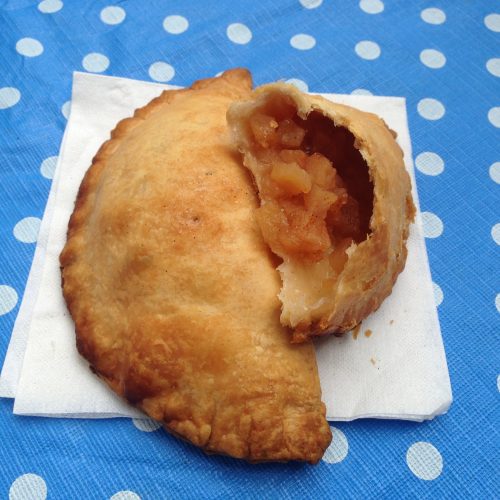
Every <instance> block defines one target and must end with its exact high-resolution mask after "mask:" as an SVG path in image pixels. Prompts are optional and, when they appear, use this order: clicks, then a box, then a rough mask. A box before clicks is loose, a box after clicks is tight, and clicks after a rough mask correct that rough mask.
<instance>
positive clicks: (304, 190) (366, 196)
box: [228, 84, 414, 342]
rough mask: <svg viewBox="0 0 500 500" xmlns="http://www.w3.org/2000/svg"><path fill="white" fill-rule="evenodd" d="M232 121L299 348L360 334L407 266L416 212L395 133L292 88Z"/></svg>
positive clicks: (239, 109) (259, 100)
mask: <svg viewBox="0 0 500 500" xmlns="http://www.w3.org/2000/svg"><path fill="white" fill-rule="evenodd" d="M228 123H229V125H230V128H231V130H232V136H233V139H234V141H235V142H236V144H237V146H238V148H239V150H240V151H241V152H242V153H243V158H244V159H243V161H244V164H245V166H246V167H247V168H248V169H249V170H250V171H251V172H252V174H253V176H254V180H255V184H256V187H257V190H258V196H259V198H260V207H259V208H258V209H257V212H256V218H257V221H258V223H259V226H260V229H261V232H262V236H263V238H264V240H265V242H266V243H267V244H268V245H269V247H270V249H271V250H272V252H273V253H274V254H276V255H277V256H279V257H280V258H281V260H282V263H281V265H279V267H278V270H279V271H280V273H281V277H282V285H283V286H282V289H281V292H280V296H279V297H280V299H281V302H282V314H281V321H282V323H283V324H284V325H287V326H289V327H291V328H292V329H293V340H294V341H296V342H300V341H303V340H305V339H306V338H308V337H310V336H313V335H321V334H326V333H332V332H344V331H347V330H349V329H351V328H353V327H354V326H355V325H356V324H358V323H359V322H360V321H361V320H363V319H364V317H366V316H367V315H368V314H369V313H370V312H372V311H373V310H375V309H377V308H378V307H379V305H380V304H381V302H382V301H383V300H384V298H385V297H387V295H389V294H390V292H391V289H392V286H393V284H394V282H395V280H396V278H397V276H398V274H399V273H400V272H401V270H402V269H403V267H404V264H405V260H406V239H407V237H408V228H409V222H410V221H411V220H412V218H413V215H414V207H413V202H412V198H411V192H410V190H411V186H410V180H409V176H408V174H407V172H406V170H405V167H404V162H403V156H402V151H401V149H400V148H399V146H398V145H397V143H396V141H395V138H394V135H393V133H392V132H391V131H390V130H389V129H388V127H387V126H386V125H385V123H384V122H383V121H382V120H381V119H380V118H378V117H377V116H375V115H373V114H369V113H364V112H361V111H359V110H356V109H354V108H350V107H347V106H343V105H339V104H333V103H331V102H329V101H326V100H325V99H322V98H321V97H317V96H315V97H313V96H308V95H305V94H302V93H301V92H299V91H298V90H296V89H295V88H293V87H291V86H289V85H286V84H272V85H267V86H264V87H261V88H260V89H257V90H256V91H255V92H254V96H253V98H252V99H250V100H249V101H245V102H239V103H235V104H233V105H232V106H231V108H230V109H229V112H228Z"/></svg>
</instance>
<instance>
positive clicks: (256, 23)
mask: <svg viewBox="0 0 500 500" xmlns="http://www.w3.org/2000/svg"><path fill="white" fill-rule="evenodd" d="M234 66H244V67H247V68H249V69H250V70H251V71H252V73H253V75H254V79H255V82H256V84H261V83H264V82H268V81H274V80H278V79H286V80H288V79H295V80H297V81H296V83H297V85H299V86H301V87H302V88H308V89H309V90H310V91H313V92H314V91H315V92H337V93H351V92H371V93H373V94H380V95H398V96H405V97H406V98H407V105H408V112H409V120H410V130H411V133H412V140H413V148H414V159H415V164H416V168H417V182H418V191H419V196H420V202H421V206H422V210H423V211H424V214H423V215H424V226H425V232H426V236H427V237H428V239H427V247H428V252H429V258H430V263H431V269H432V274H433V280H434V282H435V295H436V301H437V303H438V304H439V315H440V320H441V325H442V331H443V337H444V342H445V347H446V352H447V356H448V362H449V368H450V375H451V380H452V385H453V389H454V398H455V401H454V404H453V405H452V407H451V409H450V411H449V413H448V414H447V415H445V416H442V417H439V418H437V419H436V420H434V421H431V422H427V423H423V424H416V423H404V422H390V421H389V422H388V421H374V420H372V421H370V420H365V421H357V422H352V423H343V424H334V425H332V427H334V429H333V430H334V437H336V439H334V444H333V445H332V448H331V449H330V450H328V452H327V453H326V454H325V457H324V460H323V461H322V462H320V463H319V464H318V465H317V466H314V467H313V466H309V465H302V464H268V465H249V464H246V463H243V462H239V461H236V460H233V459H229V458H224V457H216V456H212V457H208V456H205V455H204V454H203V453H202V452H201V451H199V450H198V449H196V448H194V447H192V446H190V445H188V444H184V443H183V442H180V441H178V440H177V439H174V438H173V437H171V436H169V435H168V434H167V433H165V432H163V431H162V430H159V429H155V427H154V426H149V427H148V426H147V425H146V424H144V423H143V422H142V423H141V422H135V423H134V422H133V421H131V420H127V419H115V420H100V421H90V420H59V419H43V418H27V417H16V416H14V415H12V402H11V401H9V400H1V401H0V412H1V417H0V437H1V443H2V445H1V446H0V497H2V498H6V497H7V495H9V494H10V498H11V499H21V498H23V499H24V498H27V499H31V498H45V496H47V497H48V498H61V499H66V498H110V497H113V498H114V500H118V499H122V500H125V499H129V500H130V499H137V498H142V499H146V498H183V497H187V498H199V497H201V498H205V497H206V498H216V497H244V498H247V497H248V498H254V497H255V498H258V497H260V498H263V497H281V496H283V497H294V498H295V497H297V498H302V497H310V498H328V497H330V498H338V497H357V498H369V497H377V498H380V497H384V498H386V497H387V498H400V497H411V498H414V497H418V498H427V497H430V498H433V497H447V498H459V497H474V498H493V497H495V496H496V497H497V498H498V495H499V494H500V479H499V470H500V459H499V457H500V436H499V429H498V422H499V421H500V412H499V402H500V393H499V390H500V378H499V374H500V363H499V361H500V356H499V352H500V345H499V342H498V340H499V328H498V325H499V314H500V279H499V278H500V266H499V262H500V258H499V257H500V255H499V253H500V210H499V208H500V195H499V193H500V186H499V184H500V147H499V145H500V5H499V4H498V2H495V1H493V0H488V1H487V0H484V1H482V2H470V1H466V0H456V1H453V2H445V1H443V0H436V1H427V0H418V1H417V0H415V1H412V2H402V1H396V0H385V1H380V0H362V1H360V2H358V1H351V2H345V1H341V0H324V1H322V0H300V1H299V0H266V1H262V2H244V1H243V0H231V1H229V0H219V1H217V2H211V1H208V2H202V1H198V2H197V1H194V0H186V1H180V0H171V1H169V2H164V1H161V0H144V1H131V0H129V1H125V0H123V1H117V2H115V3H113V2H110V1H103V0H94V1H76V0H73V1H70V0H65V1H64V2H63V1H60V0H44V1H41V2H34V1H28V0H0V250H1V251H0V359H3V357H4V355H5V351H6V349H7V345H8V341H9V336H10V332H11V329H12V326H13V324H14V320H15V317H16V313H17V311H18V308H19V304H20V301H21V298H22V295H23V290H24V287H25V284H26V279H27V276H28V272H29V269H30V264H31V260H32V257H33V252H34V247H35V243H36V234H37V230H38V225H39V222H40V218H41V217H42V215H43V211H44V207H45V203H46V200H47V195H48V192H49V189H50V183H51V178H52V174H53V169H54V165H55V158H54V157H55V156H57V154H58V148H59V145H60V141H61V138H62V134H63V131H64V127H65V125H66V116H67V111H68V104H66V103H67V102H68V101H69V99H70V90H71V79H72V72H73V71H74V70H86V71H91V72H99V73H103V74H108V75H117V76H125V77H130V78H137V79H143V80H148V79H149V80H157V81H164V82H166V81H168V82H169V83H172V84H176V85H189V84H190V83H191V82H192V81H193V80H196V79H198V78H202V77H207V76H212V75H215V74H216V73H218V72H219V71H221V70H224V69H226V68H230V67H234ZM62 181H63V180H62ZM113 495H114V496H113Z"/></svg>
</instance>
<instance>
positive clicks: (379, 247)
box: [228, 83, 415, 342]
mask: <svg viewBox="0 0 500 500" xmlns="http://www.w3.org/2000/svg"><path fill="white" fill-rule="evenodd" d="M283 96H285V97H286V99H288V100H289V101H290V102H293V104H294V106H295V107H296V108H297V115H298V116H299V117H300V118H301V119H304V120H305V119H306V118H307V117H308V116H309V115H310V114H311V113H320V114H321V115H323V116H324V117H326V118H327V119H328V120H331V121H332V122H333V124H334V125H335V126H336V127H344V128H346V129H347V130H348V131H349V132H350V133H351V134H352V135H353V136H354V147H355V148H356V149H358V150H359V152H360V153H361V155H362V157H363V159H364V161H365V163H366V164H367V165H368V173H369V177H370V180H371V182H372V184H373V213H372V217H371V219H370V234H369V236H368V238H367V239H366V240H365V241H363V242H361V243H359V244H358V245H356V246H353V247H352V248H351V249H350V250H349V259H348V261H347V263H346V264H345V266H344V268H343V271H342V272H341V274H340V275H339V276H338V277H337V279H336V281H335V283H334V284H333V285H332V286H331V287H330V288H329V289H328V290H327V291H326V292H325V293H324V296H323V297H322V299H324V300H323V302H322V303H321V305H320V306H318V308H317V309H316V310H312V311H311V309H309V308H303V309H300V310H297V309H298V308H297V305H296V303H295V302H294V301H293V300H292V299H291V298H290V297H291V296H289V295H288V292H287V289H289V288H290V286H289V283H290V282H291V281H292V280H296V279H297V278H296V276H297V275H298V274H299V272H300V267H301V266H302V264H301V263H299V264H297V262H292V261H290V260H287V256H285V255H281V257H282V258H284V263H283V264H282V265H281V266H280V267H279V269H280V272H281V274H282V278H283V288H282V292H281V294H280V298H281V299H282V316H281V321H282V323H283V324H285V325H287V326H290V327H292V328H293V330H294V331H293V341H294V342H303V341H305V340H307V339H309V338H310V337H312V336H317V335H325V334H328V333H334V332H346V331H348V330H350V329H352V328H354V327H355V326H356V325H357V324H359V323H360V322H361V321H362V320H363V319H364V318H365V317H366V316H367V315H368V314H370V313H371V312H373V311H375V310H376V309H377V308H378V307H379V306H380V304H381V303H382V301H383V300H384V299H385V298H386V297H387V296H388V295H389V294H390V293H391V290H392V287H393V285H394V283H395V281H396V279H397V276H398V275H399V273H400V272H401V271H402V269H403V268H404V265H405V262H406V255H407V249H406V240H407V238H408V233H409V224H410V222H411V221H412V220H413V217H414V213H415V208H414V205H413V201H412V197H411V185H410V178H409V175H408V173H407V172H406V170H405V167H404V162H403V152H402V150H401V148H400V147H399V145H398V144H397V142H396V141H395V138H394V135H395V134H394V132H392V131H391V130H390V129H389V128H388V127H387V125H386V124H385V123H384V121H383V120H381V119H380V118H379V117H378V116H376V115H374V114H372V113H366V112H363V111H360V110H357V109H354V108H352V107H349V106H345V105H341V104H335V103H332V102H331V101H328V100H326V99H324V98H322V97H320V96H311V95H306V94H303V93H301V92H300V91H298V90H297V89H295V88H294V87H292V86H291V85H287V84H282V83H278V84H270V85H264V86H263V87H260V88H258V89H256V90H255V91H254V94H253V96H252V98H251V99H250V100H247V101H243V102H239V103H235V104H233V105H232V106H231V107H230V109H229V112H228V122H229V125H230V127H231V129H232V134H233V137H234V139H235V141H236V143H237V144H238V147H239V149H240V151H241V152H243V154H244V163H245V165H246V166H247V167H249V169H250V170H253V171H255V170H256V169H255V164H256V157H255V154H256V153H255V152H254V151H253V147H254V146H253V144H252V139H251V135H250V127H249V126H248V120H249V119H250V117H251V116H252V115H253V114H254V113H255V112H256V110H258V109H264V107H265V106H267V105H268V103H269V102H271V101H273V99H274V100H275V99H280V98H281V99H282V98H283ZM334 166H335V165H334ZM311 269H312V268H311ZM304 274H306V273H304ZM287 283H288V285H287ZM287 286H288V288H287ZM312 302H313V301H311V303H312ZM314 302H315V303H317V302H318V301H316V300H315V301H314ZM300 305H302V303H301V304H300ZM306 309H307V311H306V312H303V311H304V310H306ZM301 317H303V319H302V320H301V319H300V318H301Z"/></svg>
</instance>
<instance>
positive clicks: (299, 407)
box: [60, 70, 331, 463]
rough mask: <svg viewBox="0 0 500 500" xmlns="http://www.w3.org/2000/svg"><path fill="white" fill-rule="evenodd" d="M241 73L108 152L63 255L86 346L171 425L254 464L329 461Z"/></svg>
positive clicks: (87, 186)
mask: <svg viewBox="0 0 500 500" xmlns="http://www.w3.org/2000/svg"><path fill="white" fill-rule="evenodd" d="M250 92H251V78H250V75H249V73H248V72H247V71H245V70H232V71H229V72H226V73H224V74H223V75H222V76H221V77H219V78H213V79H208V80H203V81H199V82H197V83H195V84H194V85H193V86H192V87H191V88H190V89H185V90H176V91H165V92H164V93H163V94H162V95H161V96H160V97H158V98H157V99H154V100H153V101H152V102H151V103H150V104H148V105H147V106H146V107H144V108H142V109H139V110H137V111H136V112H135V114H134V117H133V118H128V119H125V120H123V121H122V122H120V123H119V124H118V126H117V127H116V129H115V130H114V131H113V132H112V135H111V139H110V140H109V141H108V142H106V143H105V144H103V146H102V147H101V149H100V150H99V152H98V153H97V155H96V156H95V158H94V160H93V163H92V166H91V167H90V169H89V170H88V172H87V173H86V175H85V178H84V180H83V182H82V184H81V187H80V190H79V193H78V197H77V200H76V205H75V209H74V212H73V214H72V216H71V219H70V223H69V228H68V236H67V242H66V245H65V247H64V249H63V252H62V254H61V256H60V263H61V269H62V278H63V293H64V297H65V300H66V303H67V305H68V308H69V311H70V313H71V316H72V317H73V319H74V322H75V328H76V339H77V347H78V350H79V352H80V353H81V354H82V355H83V356H84V357H85V358H86V359H87V360H88V361H89V363H90V366H91V368H92V370H93V371H94V372H95V373H97V375H99V376H100V377H101V378H102V379H103V380H104V381H105V382H106V383H107V384H108V385H109V386H110V387H111V388H112V389H113V390H114V391H115V392H116V393H118V394H119V395H120V396H122V397H124V398H126V400H128V401H129V402H130V403H131V404H133V405H135V406H137V407H138V408H140V409H141V410H143V411H144V412H146V413H147V414H148V415H150V416H151V417H152V418H154V419H156V420H158V421H161V422H162V423H163V424H164V426H165V427H166V429H167V430H169V431H170V432H172V433H174V434H175V435H177V436H179V437H181V438H184V439H186V440H188V441H190V442H191V443H194V444H195V445H197V446H199V447H201V448H203V449H204V450H205V451H207V452H211V453H222V454H227V455H230V456H233V457H239V458H244V459H247V460H250V461H268V460H279V461H286V460H304V461H308V462H311V463H314V462H317V461H318V460H319V459H320V458H321V456H322V455H323V452H324V450H325V449H326V448H327V446H328V444H329V443H330V439H331V432H330V427H329V425H328V423H327V421H326V419H325V406H324V404H323V403H322V402H321V390H320V385H319V378H318V371H317V366H316V359H315V353H314V349H313V345H312V344H311V343H305V344H302V345H294V344H291V343H290V338H289V333H288V331H287V330H286V328H284V327H283V326H282V325H281V324H280V319H279V314H280V303H279V300H278V298H277V294H278V292H279V289H280V279H279V274H278V273H277V272H276V269H275V262H274V259H275V257H274V255H273V254H272V253H271V252H270V251H269V249H268V246H267V245H266V243H265V242H264V240H263V238H262V235H261V232H260V229H259V226H258V224H257V221H256V218H255V211H256V209H257V207H258V198H257V195H256V193H255V190H254V187H253V183H252V180H251V177H250V176H249V174H248V173H247V171H246V169H244V168H243V167H242V166H241V159H240V156H239V154H238V152H237V150H236V149H235V148H234V146H232V145H231V143H230V137H229V133H228V128H227V124H226V111H227V109H228V107H229V105H230V104H231V103H232V102H233V101H235V100H238V99H244V98H247V97H249V95H250Z"/></svg>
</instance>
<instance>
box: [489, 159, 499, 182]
mask: <svg viewBox="0 0 500 500" xmlns="http://www.w3.org/2000/svg"><path fill="white" fill-rule="evenodd" d="M490 177H491V180H492V181H494V182H496V183H497V184H500V161H496V162H495V163H493V165H491V166H490Z"/></svg>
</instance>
